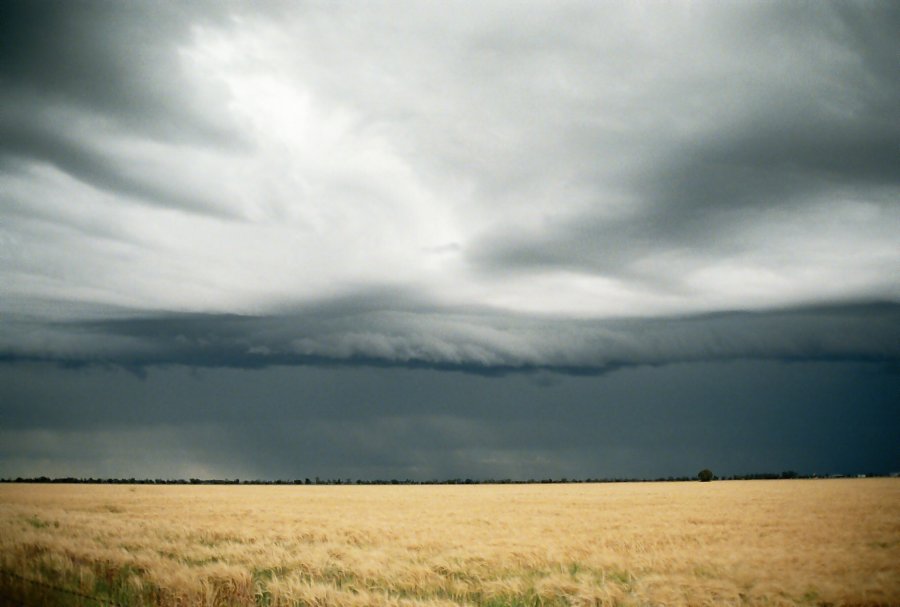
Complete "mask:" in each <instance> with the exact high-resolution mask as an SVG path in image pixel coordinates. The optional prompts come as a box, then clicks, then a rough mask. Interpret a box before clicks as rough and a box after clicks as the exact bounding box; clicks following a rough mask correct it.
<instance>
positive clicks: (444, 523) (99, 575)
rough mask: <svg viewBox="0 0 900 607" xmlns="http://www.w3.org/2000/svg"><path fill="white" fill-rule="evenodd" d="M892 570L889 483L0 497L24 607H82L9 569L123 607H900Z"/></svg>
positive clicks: (8, 566)
mask: <svg viewBox="0 0 900 607" xmlns="http://www.w3.org/2000/svg"><path fill="white" fill-rule="evenodd" d="M897 563H900V480H897V479H840V480H821V481H815V480H786V481H733V482H713V483H703V484H701V483H658V484H657V483H635V484H614V485H613V484H610V485H519V486H516V485H503V486H484V485H481V486H455V487H454V486H435V487H427V486H418V487H416V486H409V487H405V486H399V487H374V486H372V487H351V486H334V487H316V486H287V487H240V486H237V487H227V486H226V487H223V486H196V487H178V486H139V487H128V486H88V485H0V569H2V570H3V571H5V572H7V574H4V575H2V576H0V584H2V586H3V587H2V588H0V590H2V593H3V594H5V595H7V596H10V595H13V594H14V595H15V596H19V597H20V598H19V600H20V602H24V603H26V604H41V603H44V604H72V605H76V604H79V605H80V604H85V605H87V604H92V603H90V602H89V601H87V600H86V599H84V598H83V597H82V598H79V597H78V596H77V595H74V594H73V595H71V596H67V595H65V594H64V593H56V594H58V595H59V596H56V595H54V596H55V598H49V597H50V595H47V593H48V592H49V593H51V594H52V593H54V592H56V591H51V590H48V589H47V588H46V587H44V586H40V585H37V584H31V583H30V582H28V583H26V582H23V581H21V578H16V577H13V576H11V575H9V574H15V575H17V576H21V577H23V578H27V579H29V580H34V581H35V582H39V583H41V584H45V585H46V586H52V587H55V588H64V589H67V590H70V591H71V592H73V593H79V594H83V595H89V596H94V597H97V598H100V599H105V600H109V601H113V602H116V603H118V604H123V605H160V606H174V605H207V606H210V607H217V606H222V607H224V606H230V605H234V606H237V605H268V606H271V607H277V606H282V605H312V606H322V607H324V606H326V605H337V606H341V607H355V606H359V607H362V606H368V605H371V606H380V605H391V606H396V607H401V606H402V607H442V606H447V607H450V606H452V605H472V606H476V605H479V606H491V607H507V606H508V607H563V606H569V605H593V606H601V605H623V606H627V605H634V606H641V605H712V604H730V605H810V606H812V605H819V606H821V605H871V606H875V605H900V568H898V567H897ZM24 595H27V597H25V598H22V597H23V596H24ZM28 597H30V598H28ZM60 597H63V598H60ZM65 601H69V602H65ZM79 601H80V602H79Z"/></svg>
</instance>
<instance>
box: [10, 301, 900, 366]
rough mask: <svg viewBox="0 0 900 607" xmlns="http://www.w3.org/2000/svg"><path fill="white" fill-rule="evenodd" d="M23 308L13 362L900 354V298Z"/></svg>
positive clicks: (579, 360)
mask: <svg viewBox="0 0 900 607" xmlns="http://www.w3.org/2000/svg"><path fill="white" fill-rule="evenodd" d="M386 297H387V296H386ZM386 301H391V299H390V298H388V300H386ZM381 303H382V304H383V303H384V302H381ZM417 306H418V307H417ZM404 308H405V309H404ZM19 318H20V322H19V323H12V322H10V323H8V325H7V332H6V335H5V336H4V338H3V340H2V345H0V347H2V357H3V359H4V360H6V361H10V362H13V361H16V360H47V361H59V362H62V363H68V364H115V365H124V366H130V367H134V368H144V367H147V366H153V365H169V364H184V365H191V366H197V367H235V368H263V367H268V366H272V365H363V366H374V367H390V366H399V367H408V368H432V369H447V370H460V371H466V372H471V373H482V374H498V373H499V374H502V373H508V372H514V371H528V372H534V371H537V370H541V369H550V370H556V371H561V372H566V373H572V374H597V373H605V372H608V371H610V370H614V369H617V368H620V367H622V366H634V365H664V364H671V363H678V362H687V361H710V360H736V359H761V360H767V359H768V360H869V361H881V362H884V363H891V362H896V361H897V360H898V358H900V348H898V344H900V306H898V305H897V304H894V303H873V304H856V305H850V304H848V305H843V306H837V305H836V306H819V307H806V308H795V309H785V310H773V311H767V312H731V313H717V314H708V315H697V316H686V317H670V318H645V319H642V318H633V319H629V318H622V319H607V320H583V321H577V320H572V319H559V320H554V319H552V318H544V319H541V318H529V317H514V316H510V315H503V314H498V313H492V312H489V311H480V312H478V311H474V310H469V311H459V310H457V311H453V310H446V309H439V308H429V307H425V306H423V305H422V304H421V303H419V304H416V303H414V302H407V303H406V304H400V303H394V304H391V305H389V306H388V307H386V308H385V307H380V306H379V301H378V299H377V298H375V297H373V299H372V300H371V301H368V302H367V301H366V300H365V299H362V298H349V299H347V300H343V301H335V302H329V303H324V304H322V305H320V306H319V307H310V308H309V309H308V310H306V311H305V312H295V313H294V314H290V315H283V316H261V317H249V316H231V315H208V314H207V315H204V314H193V315H153V316H147V317H126V318H121V319H110V320H93V321H85V322H78V321H59V322H53V323H49V322H46V321H42V320H36V319H31V320H28V319H27V318H25V317H23V316H19Z"/></svg>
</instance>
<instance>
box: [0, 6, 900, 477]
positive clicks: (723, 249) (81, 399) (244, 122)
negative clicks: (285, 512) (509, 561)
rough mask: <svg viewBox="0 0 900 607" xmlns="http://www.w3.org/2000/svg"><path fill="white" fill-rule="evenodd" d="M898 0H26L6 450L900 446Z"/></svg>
mask: <svg viewBox="0 0 900 607" xmlns="http://www.w3.org/2000/svg"><path fill="white" fill-rule="evenodd" d="M898 31H900V8H898V6H897V5H896V3H892V2H874V1H872V2H841V3H837V2H834V3H824V2H823V3H800V2H793V3H784V2H782V3H775V2H756V3H738V2H687V1H679V2H602V3H598V2H516V3H508V2H479V3H471V2H455V1H449V2H440V3H436V2H435V3H428V2H425V3H423V2H367V3H349V2H348V3H343V2H299V1H297V2H253V3H250V2H239V3H231V2H215V3H206V2H200V1H198V0H191V1H188V2H180V3H175V2H171V3H163V2H149V1H137V2H128V3H115V2H92V1H84V2H77V3H76V2H62V1H41V2H20V1H18V0H11V1H7V2H4V3H2V5H0V477H15V476H40V475H47V476H76V477H89V476H93V477H97V476H103V477H139V478H180V477H183V478H187V477H199V478H244V479H248V478H249V479H252V478H269V479H276V478H282V479H294V478H306V477H315V476H319V477H321V478H351V479H357V478H361V479H390V478H410V479H415V480H429V479H446V478H478V479H488V478H514V479H521V480H527V479H531V478H535V479H540V478H562V477H566V478H587V477H591V478H595V477H645V478H655V477H660V476H682V475H684V476H687V475H690V476H693V475H695V474H696V472H697V471H698V470H700V469H701V468H711V469H712V470H713V471H714V472H716V473H718V474H721V475H731V474H747V473H755V472H780V471H782V470H797V471H799V472H802V473H815V474H833V473H845V474H850V473H867V472H875V473H886V472H892V471H898V470H900V447H898V445H900V441H898V437H900V238H898V235H900V204H898V202H900V163H898V160H900V78H898V77H897V66H898V63H900V39H898V37H897V35H896V33H897V32H898Z"/></svg>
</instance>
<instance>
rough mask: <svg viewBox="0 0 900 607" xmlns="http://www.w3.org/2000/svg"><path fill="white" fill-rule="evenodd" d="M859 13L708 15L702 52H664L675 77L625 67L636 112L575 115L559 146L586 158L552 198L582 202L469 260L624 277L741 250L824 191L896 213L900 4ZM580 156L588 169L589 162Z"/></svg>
mask: <svg viewBox="0 0 900 607" xmlns="http://www.w3.org/2000/svg"><path fill="white" fill-rule="evenodd" d="M782 8H783V9H784V10H782ZM807 8H808V7H807ZM867 8H871V9H872V10H871V11H869V10H861V9H860V7H858V6H853V5H840V6H836V5H824V6H819V7H815V8H811V9H810V10H805V9H804V10H795V9H797V7H778V9H777V10H776V9H775V7H773V6H760V5H758V6H755V7H744V9H746V10H738V11H732V12H730V13H722V14H719V13H718V12H717V11H711V12H713V13H715V15H713V17H714V18H715V20H716V23H717V24H718V26H720V29H722V30H723V32H724V33H723V34H722V35H721V37H715V36H714V37H712V40H713V42H711V43H710V44H711V46H710V48H709V49H708V50H709V51H711V52H710V55H711V56H708V57H705V58H704V57H703V56H702V55H700V51H701V50H702V49H703V48H705V47H703V46H702V42H698V43H697V46H696V48H693V51H692V52H694V53H696V54H697V55H698V56H697V57H696V59H697V61H696V63H688V60H689V59H690V58H691V57H693V56H692V55H690V56H689V57H688V58H686V60H685V62H684V63H681V64H680V63H678V61H676V60H674V59H672V58H670V57H660V58H659V59H658V61H659V62H660V63H661V64H662V65H665V66H669V67H671V68H673V73H672V74H669V75H667V77H661V78H660V79H659V81H656V82H654V81H650V82H643V81H642V80H641V79H640V78H639V77H638V76H636V75H635V73H628V72H625V73H623V74H622V79H623V87H625V89H626V90H630V88H629V82H635V81H636V82H640V83H641V84H640V86H639V87H638V91H639V93H634V94H635V95H636V96H637V97H638V99H637V100H635V103H634V108H633V109H629V110H624V109H622V110H618V111H619V112H620V113H621V114H622V123H623V125H626V126H623V127H622V129H625V130H624V132H620V131H611V130H610V128H609V127H608V126H605V125H603V124H602V123H601V124H599V125H593V124H591V120H590V117H591V114H590V113H589V112H585V113H582V114H577V113H576V114H574V115H573V117H572V120H573V121H578V120H584V121H585V124H584V125H583V128H581V129H579V130H577V131H572V132H570V133H568V134H567V135H566V136H567V137H568V141H567V143H566V145H565V146H564V149H565V150H566V151H567V152H569V153H571V152H572V150H579V151H580V154H579V155H578V156H576V157H575V158H574V163H573V166H574V167H576V172H575V174H574V176H573V177H572V178H571V179H570V180H569V182H568V183H567V184H566V188H560V189H559V192H558V195H559V196H560V197H562V198H563V199H565V197H566V196H567V195H570V193H571V192H572V191H578V190H581V195H582V196H583V197H584V198H586V199H587V200H588V201H589V202H588V203H587V204H585V205H582V207H581V208H578V209H577V210H576V211H574V212H572V213H568V212H565V204H563V212H561V213H559V214H556V215H553V214H548V215H546V217H545V218H544V220H543V221H542V222H541V223H540V224H539V225H537V226H528V227H525V228H517V226H516V221H515V217H513V218H512V222H511V224H512V225H511V226H503V229H498V230H496V231H492V232H487V233H485V234H483V235H482V237H481V238H480V239H479V240H478V241H477V242H475V243H474V244H473V245H472V246H471V247H470V248H469V250H468V252H467V257H468V259H469V260H470V261H471V262H472V263H473V265H474V267H476V268H480V269H482V270H485V271H489V272H491V273H493V274H500V273H503V272H510V271H514V272H515V271H518V272H522V271H530V270H534V269H541V268H556V269H560V268H561V269H571V270H575V271H587V272H592V273H598V274H602V275H608V276H621V277H628V278H634V274H635V272H634V268H633V266H634V264H635V262H639V261H641V260H642V259H644V258H646V257H648V256H650V255H653V254H660V253H665V252H666V251H669V250H689V251H692V252H694V253H697V254H699V255H701V256H704V257H713V256H716V257H721V256H729V255H733V254H736V253H739V252H740V251H741V249H740V247H741V239H740V238H735V236H736V235H740V234H741V233H742V232H743V230H744V229H745V228H746V226H747V224H748V223H749V221H752V219H753V218H755V217H759V215H760V214H761V213H762V212H765V211H766V210H770V209H782V210H783V211H784V212H785V213H790V212H792V210H799V209H802V208H803V207H804V206H808V205H809V204H810V203H811V202H812V201H817V200H824V201H831V200H834V199H838V200H846V201H853V202H854V203H859V202H862V203H864V204H872V205H875V206H876V207H879V208H882V209H891V208H895V201H896V199H897V195H898V192H900V190H898V188H900V172H898V171H897V166H896V164H897V163H896V157H897V151H898V149H900V112H898V110H897V108H898V107H900V86H898V84H897V79H896V78H894V77H893V76H891V74H890V72H891V70H892V68H890V69H889V68H888V66H895V65H896V60H897V58H898V57H900V44H898V42H897V39H896V36H895V35H894V32H895V31H896V28H897V24H898V21H900V11H898V10H897V9H896V7H895V6H892V5H891V4H889V3H882V4H878V3H876V4H873V5H869V6H867ZM687 29H688V30H690V29H691V28H690V27H689V28H687ZM707 33H708V32H707ZM763 33H764V34H763ZM728 34H732V36H731V37H730V38H728V37H726V35H728ZM760 35H764V36H765V37H766V46H764V47H761V46H760V44H759V43H760V40H759V38H758V36H760ZM698 39H701V40H702V38H698ZM708 43H709V42H708ZM688 48H691V47H690V45H688ZM761 49H766V50H761ZM657 52H659V51H658V50H657ZM717 62H718V63H717ZM649 63H651V64H652V62H649ZM598 103H600V100H598ZM669 103H671V104H672V106H671V107H669V108H667V104H669ZM601 107H602V106H601ZM680 121H682V122H683V121H687V123H688V126H682V125H680ZM644 124H649V125H650V126H649V127H645V126H643V125H644ZM590 150H593V151H594V153H595V154H596V162H595V163H594V165H593V166H591V165H590V164H589V163H584V158H585V156H586V155H587V154H589V153H590ZM610 167H615V168H614V169H611V168H610ZM623 192H624V195H625V196H626V197H627V200H628V202H627V205H628V207H629V208H628V211H627V212H625V213H621V214H610V212H609V205H608V202H609V200H608V199H610V198H612V199H615V198H616V197H617V196H618V197H621V196H623ZM798 263H802V259H800V260H798ZM654 280H658V281H660V282H664V278H663V277H659V276H655V277H654Z"/></svg>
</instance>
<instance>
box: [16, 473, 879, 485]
mask: <svg viewBox="0 0 900 607" xmlns="http://www.w3.org/2000/svg"><path fill="white" fill-rule="evenodd" d="M852 476H856V477H861V478H862V477H876V476H887V475H878V474H856V475H852ZM891 476H894V475H893V474H892V475H891ZM792 478H846V475H843V474H830V475H818V474H799V473H797V472H794V471H793V470H785V471H784V472H781V473H774V472H761V473H753V474H736V475H732V476H714V477H713V480H728V481H731V480H775V479H792ZM695 480H697V477H696V476H666V477H659V478H584V479H578V478H565V477H564V478H545V479H528V480H513V479H508V478H504V479H493V478H491V479H471V478H465V479H463V478H452V479H444V480H437V479H432V480H427V481H416V480H412V479H403V480H399V479H390V480H385V479H376V480H363V479H356V480H352V479H349V478H348V479H340V478H327V479H323V478H319V477H315V478H312V479H310V478H303V479H295V480H263V479H254V480H241V479H238V478H235V479H201V478H190V479H183V478H178V479H161V478H156V479H148V478H142V479H139V478H75V477H71V476H67V477H62V478H49V477H46V476H39V477H37V478H22V477H17V478H14V479H12V478H3V479H0V483H57V484H66V483H74V484H94V485H540V484H543V485H549V484H555V483H659V482H684V481H695Z"/></svg>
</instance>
